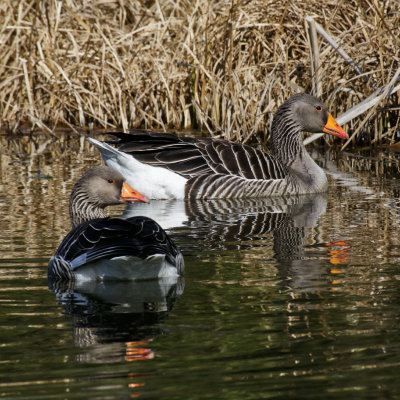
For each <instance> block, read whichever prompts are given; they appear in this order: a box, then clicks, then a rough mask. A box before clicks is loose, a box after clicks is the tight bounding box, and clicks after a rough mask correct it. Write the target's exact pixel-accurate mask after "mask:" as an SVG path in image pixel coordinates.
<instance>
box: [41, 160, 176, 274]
mask: <svg viewBox="0 0 400 400" xmlns="http://www.w3.org/2000/svg"><path fill="white" fill-rule="evenodd" d="M121 201H126V202H134V201H140V202H148V201H149V200H148V199H147V198H146V197H145V196H143V195H142V194H140V193H138V192H137V191H136V190H134V189H132V188H131V187H130V186H129V185H127V184H126V183H125V182H124V178H123V176H122V175H121V174H120V173H119V172H118V171H115V170H113V169H112V168H110V167H105V166H98V167H94V168H91V169H90V170H88V171H86V172H85V174H84V175H83V176H82V177H81V178H80V179H79V180H78V181H77V182H76V183H75V185H74V188H73V190H72V193H71V198H70V208H69V209H70V217H71V225H72V230H71V231H70V232H69V234H68V235H67V236H66V237H65V238H64V240H63V241H62V242H61V244H60V246H59V247H58V249H57V251H56V253H55V255H54V256H53V257H52V258H51V259H50V262H49V265H48V277H49V279H50V280H51V281H57V280H75V281H80V282H82V281H88V280H143V279H153V278H161V277H162V278H165V277H176V276H179V275H181V274H182V273H183V257H182V254H181V253H180V252H179V250H178V249H177V247H176V246H175V244H174V243H173V242H172V240H171V239H170V238H169V237H168V235H167V234H166V233H165V231H164V230H163V229H162V228H161V226H160V225H158V224H157V222H155V221H153V220H152V219H150V218H148V217H131V218H127V219H121V218H109V217H107V214H106V213H105V211H104V208H105V207H106V206H109V205H113V204H120V203H121Z"/></svg>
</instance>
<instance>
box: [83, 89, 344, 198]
mask: <svg viewBox="0 0 400 400" xmlns="http://www.w3.org/2000/svg"><path fill="white" fill-rule="evenodd" d="M302 132H310V133H316V132H325V133H327V134H330V135H333V136H337V137H339V138H341V139H347V138H348V135H347V133H346V132H345V131H344V130H343V129H342V128H341V127H340V126H339V124H338V123H337V122H336V121H335V119H334V118H333V117H332V115H331V114H330V113H329V111H328V108H327V106H326V105H325V104H324V103H323V102H321V101H320V100H318V99H317V98H315V97H314V96H311V95H309V94H305V93H301V94H295V95H293V96H292V97H290V98H289V99H288V100H287V101H285V102H284V103H283V104H282V105H281V106H280V107H279V108H278V109H277V111H276V113H275V115H274V118H273V122H272V127H271V135H270V146H271V148H270V152H269V153H267V152H263V151H260V150H258V149H255V148H253V147H251V146H248V145H244V144H239V143H234V142H230V141H227V140H222V139H214V138H190V137H177V136H176V135H174V134H171V133H165V132H148V131H137V132H136V133H135V134H124V133H122V132H110V134H111V135H114V136H116V137H117V138H118V141H116V142H113V146H110V145H109V144H107V143H105V142H99V141H98V140H95V139H91V138H89V139H88V140H89V141H90V142H91V143H92V144H94V145H95V146H96V147H97V148H98V149H99V150H100V153H101V155H102V157H103V159H104V161H105V162H106V164H107V165H109V166H111V167H113V168H115V169H117V170H118V171H120V172H121V173H122V174H123V175H124V176H125V178H126V180H127V182H128V183H130V182H132V183H133V182H134V184H135V187H136V188H137V189H138V190H139V191H141V192H142V193H143V194H145V195H146V196H148V197H149V198H154V199H168V198H176V199H184V198H197V199H207V198H245V197H249V198H251V197H269V196H285V195H297V194H306V193H317V192H323V191H325V190H326V189H327V185H328V182H327V178H326V175H325V173H324V171H323V170H322V169H321V168H320V167H319V166H318V165H317V164H316V163H315V162H314V160H313V159H312V158H311V156H310V155H309V154H308V152H307V150H306V148H305V147H304V145H303V141H302Z"/></svg>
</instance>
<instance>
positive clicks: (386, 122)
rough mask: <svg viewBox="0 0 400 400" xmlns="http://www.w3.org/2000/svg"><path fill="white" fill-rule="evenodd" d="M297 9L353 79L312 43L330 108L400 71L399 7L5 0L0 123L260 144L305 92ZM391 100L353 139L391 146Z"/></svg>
mask: <svg viewBox="0 0 400 400" xmlns="http://www.w3.org/2000/svg"><path fill="white" fill-rule="evenodd" d="M308 15H311V16H314V17H315V20H316V21H317V22H318V23H319V24H320V25H322V26H323V27H324V29H326V30H327V31H328V32H329V33H330V34H331V35H332V36H333V37H335V39H336V40H337V41H338V42H339V44H340V45H341V47H342V48H343V49H344V50H345V51H346V52H347V53H348V54H349V55H350V57H351V58H352V59H353V60H355V61H356V62H357V63H358V65H359V66H360V68H361V69H362V70H363V71H364V76H360V75H358V74H357V73H356V72H355V71H354V69H353V68H352V67H350V66H349V65H347V64H346V63H345V61H344V60H343V59H341V57H340V56H339V55H337V54H336V53H335V51H334V50H333V49H332V48H331V47H330V46H329V45H327V44H326V43H324V42H323V41H322V40H321V38H319V54H320V70H319V71H318V74H319V76H320V78H321V86H322V87H321V89H322V95H321V98H322V99H323V100H325V101H326V102H327V103H329V106H330V108H331V109H332V111H333V113H335V114H336V115H337V114H340V113H341V112H343V111H344V110H346V109H348V108H350V107H351V106H353V105H355V104H357V103H358V102H360V101H361V100H363V99H364V98H365V97H367V96H368V95H369V94H371V93H372V92H373V91H374V89H375V88H378V87H380V86H384V85H385V84H387V83H388V82H389V81H390V79H391V77H392V76H393V75H394V73H395V72H396V70H397V68H398V67H399V64H400V63H399V57H400V54H399V49H400V35H398V28H399V24H400V6H399V3H398V1H385V2H378V1H376V0H363V1H361V0H359V1H356V0H352V1H343V0H326V1H322V2H321V1H317V0H307V1H293V0H291V1H288V0H269V1H267V0H253V1H248V0H247V1H246V0H231V1H226V0H215V1H212V0H147V1H139V0H136V1H135V0H127V1H123V2H122V1H118V0H109V1H104V0H95V1H87V0H86V1H77V0H64V1H60V0H48V1H44V0H43V1H40V0H20V1H15V0H3V1H2V2H1V4H0V59H1V63H0V119H1V121H2V123H3V126H6V127H7V128H8V129H9V130H11V131H16V130H17V129H18V127H19V126H21V124H22V123H23V122H26V121H27V122H28V123H30V124H33V125H35V126H38V127H39V128H41V129H42V130H43V129H45V133H46V134H47V135H51V134H52V132H54V129H55V127H56V126H60V125H63V126H65V125H67V126H69V127H72V128H73V127H88V126H94V127H97V128H98V127H101V128H105V129H110V128H111V129H112V128H122V129H124V130H128V129H129V128H133V127H145V128H152V129H153V128H156V129H171V128H174V129H185V128H191V129H201V130H205V131H208V132H209V133H210V134H211V135H221V136H223V137H225V138H229V139H233V140H241V141H245V142H246V141H249V140H250V141H254V139H258V141H261V142H263V141H264V140H265V139H266V136H265V132H267V131H268V127H269V124H270V121H271V117H272V112H273V111H274V110H275V109H276V107H277V106H278V105H279V104H281V103H282V102H283V101H284V100H285V99H286V98H288V97H289V96H290V95H291V94H293V93H295V92H298V91H307V92H311V90H312V89H311V88H312V83H311V80H312V76H311V73H310V71H311V68H310V56H309V47H310V44H309V38H308V36H307V30H306V29H305V23H304V19H305V17H306V16H308ZM366 78H368V80H366ZM397 102H398V97H397V95H393V96H391V97H390V98H389V99H388V100H386V101H385V103H384V104H383V108H382V109H381V110H380V112H377V113H373V115H371V116H370V118H369V119H368V123H367V124H365V125H364V127H363V129H360V132H359V133H358V134H357V138H356V139H357V141H358V143H364V142H370V141H371V140H376V141H380V139H381V138H380V136H379V135H380V133H381V132H382V131H387V134H386V136H385V137H384V139H385V140H390V141H394V140H397V139H398V136H399V134H400V132H399V129H398V127H399V118H398V108H397V109H396V105H397ZM362 120H363V116H361V117H360V118H358V119H355V120H353V121H352V122H351V123H350V124H349V125H350V126H348V129H349V130H350V131H351V130H355V129H356V128H357V124H359V123H360V121H362Z"/></svg>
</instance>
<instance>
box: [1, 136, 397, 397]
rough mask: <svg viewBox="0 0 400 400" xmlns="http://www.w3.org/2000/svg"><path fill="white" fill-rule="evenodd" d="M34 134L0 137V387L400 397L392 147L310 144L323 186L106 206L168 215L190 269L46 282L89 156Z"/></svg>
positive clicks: (93, 158) (17, 392) (57, 393)
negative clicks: (136, 280)
mask: <svg viewBox="0 0 400 400" xmlns="http://www.w3.org/2000/svg"><path fill="white" fill-rule="evenodd" d="M39 145H40V143H37V145H35V146H34V148H33V149H32V147H29V146H30V145H28V141H23V140H22V141H21V140H20V141H18V140H17V141H6V140H5V139H3V140H2V141H1V146H2V147H1V171H0V172H1V182H0V184H1V193H0V212H1V222H0V224H1V225H0V228H1V232H2V234H1V238H0V335H1V336H0V396H1V397H2V398H6V399H131V398H144V399H269V398H272V399H289V398H291V399H292V398H293V399H303V398H304V399H352V398H354V399H392V398H393V399H396V398H400V380H399V373H400V290H399V288H400V200H399V192H400V179H399V176H400V174H399V165H400V158H399V157H398V156H396V155H393V154H389V153H385V152H383V153H379V154H373V155H362V156H361V155H351V154H347V155H343V156H342V157H341V159H339V160H337V161H334V160H332V159H330V158H329V157H328V158H325V157H324V158H321V156H319V158H320V160H319V161H320V163H321V165H323V166H324V167H325V168H326V170H327V172H328V173H329V176H330V190H329V193H328V194H326V195H319V196H309V197H304V198H299V199H289V200H286V201H241V202H235V201H229V202H223V201H220V202H213V201H209V202H195V203H185V202H153V203H152V204H151V205H150V206H146V205H142V206H139V207H135V206H130V207H129V208H128V209H127V210H124V209H123V208H121V207H119V208H118V207H117V208H116V209H112V210H110V211H111V212H112V213H113V214H114V215H118V214H121V213H123V212H124V214H125V215H132V214H135V213H138V214H143V213H147V214H148V215H153V216H154V218H155V219H157V220H158V221H159V222H160V223H161V224H162V225H164V226H165V227H166V228H167V229H168V232H169V233H170V235H171V237H172V238H173V239H174V240H175V241H176V243H177V244H178V245H179V246H180V247H181V249H182V252H183V254H184V258H185V265H186V273H185V278H184V280H182V281H178V282H153V283H143V284H123V285H122V286H121V285H120V286H115V285H112V284H109V285H108V286H107V287H90V288H75V290H71V291H69V292H66V293H58V294H57V295H56V294H55V293H53V292H52V291H51V290H49V288H48V282H47V278H46V266H47V262H48V259H49V257H50V256H51V255H52V253H53V252H54V251H55V248H56V247H57V245H58V243H59V242H60V241H61V239H62V238H63V236H64V235H65V234H66V233H67V231H68V229H69V220H68V213H67V209H68V208H67V206H68V195H69V191H70V189H71V186H72V184H73V182H74V181H75V180H76V178H77V177H78V176H79V175H80V174H81V173H82V171H84V170H85V169H86V168H87V167H88V166H89V165H94V164H96V163H98V162H99V156H98V154H97V153H96V152H95V151H94V150H93V149H91V148H90V146H88V145H87V144H86V143H84V141H83V140H77V139H74V138H68V139H64V141H62V142H61V143H59V142H56V143H49V144H47V145H46V146H45V148H44V150H41V151H40V152H39V151H38V149H39V150H40V149H41V148H40V146H39ZM26 146H28V147H29V149H28V150H29V152H28V150H27V149H26ZM36 153H37V154H36ZM27 154H29V155H27Z"/></svg>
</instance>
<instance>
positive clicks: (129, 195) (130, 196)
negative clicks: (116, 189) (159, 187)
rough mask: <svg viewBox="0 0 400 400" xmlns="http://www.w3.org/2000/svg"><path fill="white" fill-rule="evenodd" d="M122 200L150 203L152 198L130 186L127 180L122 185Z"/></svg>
mask: <svg viewBox="0 0 400 400" xmlns="http://www.w3.org/2000/svg"><path fill="white" fill-rule="evenodd" d="M121 201H125V202H140V203H149V202H150V200H149V198H148V197H147V196H145V195H143V194H141V193H139V192H138V191H137V190H135V189H133V188H132V187H130V186H129V185H128V184H127V183H126V182H125V183H124V185H123V187H122V193H121Z"/></svg>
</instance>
